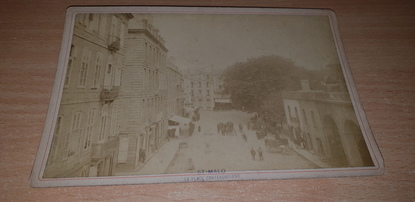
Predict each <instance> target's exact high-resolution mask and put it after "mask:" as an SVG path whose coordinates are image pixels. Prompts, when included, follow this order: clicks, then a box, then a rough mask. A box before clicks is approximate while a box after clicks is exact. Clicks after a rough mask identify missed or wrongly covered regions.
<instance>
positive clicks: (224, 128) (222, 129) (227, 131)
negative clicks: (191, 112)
mask: <svg viewBox="0 0 415 202" xmlns="http://www.w3.org/2000/svg"><path fill="white" fill-rule="evenodd" d="M233 126H234V124H233V122H232V121H228V122H226V123H222V122H219V123H218V124H217V129H218V133H219V134H222V135H236V133H235V130H234V127H233Z"/></svg>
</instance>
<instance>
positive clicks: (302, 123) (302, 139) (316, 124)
mask: <svg viewBox="0 0 415 202" xmlns="http://www.w3.org/2000/svg"><path fill="white" fill-rule="evenodd" d="M331 78H333V77H331ZM329 80H330V79H327V78H326V80H325V81H326V87H327V90H325V91H321V90H320V91H313V90H310V88H309V85H308V81H302V86H303V90H302V91H296V92H283V103H284V110H285V114H286V121H287V125H288V128H289V131H290V134H291V138H292V139H293V140H294V142H295V143H296V144H297V146H299V147H302V148H304V149H306V150H308V151H310V152H311V153H314V154H316V155H318V156H320V157H321V159H324V160H326V161H327V162H328V163H329V164H330V165H333V166H339V167H359V166H370V165H373V162H372V159H371V157H370V153H369V151H368V148H367V147H366V142H365V139H364V137H363V134H362V132H361V129H360V127H359V122H358V120H357V118H356V115H355V111H354V108H353V105H352V102H351V100H350V97H349V94H348V92H347V91H346V90H345V84H344V81H334V80H332V81H330V82H332V83H328V81H329ZM339 83H341V84H339Z"/></svg>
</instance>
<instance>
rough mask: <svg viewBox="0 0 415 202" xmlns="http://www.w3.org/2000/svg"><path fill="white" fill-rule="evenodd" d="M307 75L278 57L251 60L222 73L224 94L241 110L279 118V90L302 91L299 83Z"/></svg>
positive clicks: (304, 71)
mask: <svg viewBox="0 0 415 202" xmlns="http://www.w3.org/2000/svg"><path fill="white" fill-rule="evenodd" d="M308 73H309V71H308V70H305V69H304V68H300V67H298V66H296V65H295V64H294V62H293V61H292V60H289V59H286V58H283V57H281V56H276V55H270V56H262V57H258V58H251V59H248V60H247V61H246V62H238V63H235V64H234V65H231V66H230V67H228V68H227V69H226V70H225V71H224V73H223V75H222V76H223V80H224V93H226V94H229V95H230V98H231V100H232V103H233V105H234V106H235V107H236V108H238V109H240V110H243V111H247V112H257V113H258V114H259V115H260V116H261V115H265V114H266V116H267V117H276V116H280V117H281V118H282V117H283V114H284V110H283V109H284V108H283V103H282V98H281V91H283V90H299V89H301V85H300V80H301V79H302V78H306V77H307V74H308Z"/></svg>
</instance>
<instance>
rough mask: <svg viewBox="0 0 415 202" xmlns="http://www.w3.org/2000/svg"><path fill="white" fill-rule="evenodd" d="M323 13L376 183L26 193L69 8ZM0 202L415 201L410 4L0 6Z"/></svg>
mask: <svg viewBox="0 0 415 202" xmlns="http://www.w3.org/2000/svg"><path fill="white" fill-rule="evenodd" d="M114 3H117V5H178V6H240V7H247V6H249V7H294V8H329V9H332V10H334V11H335V12H336V15H337V18H338V21H339V27H340V33H341V36H342V39H343V44H344V47H345V51H346V54H347V56H348V60H349V64H350V68H351V71H352V73H353V76H354V79H355V82H356V85H357V90H358V92H359V95H360V98H361V101H362V104H363V108H364V110H365V112H366V115H367V117H368V120H369V124H370V125H371V128H372V130H373V133H374V136H375V138H376V140H377V143H378V145H379V148H380V150H381V152H382V155H383V157H384V161H385V169H386V171H385V173H384V174H383V175H380V176H375V177H350V178H333V179H297V180H266V181H231V182H203V183H175V184H151V185H134V186H96V187H67V188H31V187H30V186H29V183H28V179H29V176H30V172H31V170H32V165H33V162H34V159H35V155H36V152H37V149H38V146H39V141H40V137H41V133H42V130H43V125H44V121H45V117H46V113H47V110H48V104H49V99H50V95H51V91H52V85H53V80H54V76H55V71H56V66H57V61H58V54H59V51H60V43H61V37H62V33H63V25H64V17H65V10H66V8H67V7H68V6H71V5H85V4H89V5H113V4H114ZM0 45H1V46H0V93H1V95H0V113H1V116H0V128H1V133H0V159H1V164H0V170H1V172H0V185H1V188H0V201H78V200H90V201H101V200H106V201H137V200H139V201H176V200H177V201H228V200H230V201H253V200H260V201H275V200H284V201H285V200H287V201H310V200H311V201H317V200H318V201H320V200H330V201H333V200H350V201H354V200H371V201H377V200H386V201H389V200H393V201H413V200H415V115H414V112H415V111H414V109H415V107H414V105H415V4H414V3H413V1H389V0H387V1H386V0H384V1H358V0H349V1H342V2H338V1H329V0H317V1H307V0H302V1H284V0H280V1H277V0H275V1H265V0H258V1H248V0H229V1H220V0H213V1H208V2H206V1H203V0H186V1H163V0H154V1H150V0H145V1H144V0H142V1H126V0H124V1H117V2H114V1H109V0H105V1H98V0H91V1H88V2H87V3H86V1H81V0H77V1H31V0H29V1H24V2H23V1H12V0H6V1H1V3H0Z"/></svg>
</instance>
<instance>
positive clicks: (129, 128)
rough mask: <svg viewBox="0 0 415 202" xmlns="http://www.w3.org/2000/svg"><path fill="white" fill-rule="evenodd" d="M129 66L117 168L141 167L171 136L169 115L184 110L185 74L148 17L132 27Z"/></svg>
mask: <svg viewBox="0 0 415 202" xmlns="http://www.w3.org/2000/svg"><path fill="white" fill-rule="evenodd" d="M127 41H128V47H127V54H126V63H125V67H126V70H125V71H124V74H123V80H122V82H123V84H122V85H123V86H125V88H123V89H122V90H121V91H120V97H121V98H120V103H121V109H120V110H121V111H120V112H121V116H120V124H119V126H120V137H119V138H120V149H119V154H118V164H117V170H119V171H131V170H137V169H139V168H140V166H142V165H144V164H145V163H146V162H147V160H148V159H149V157H151V155H153V154H154V152H155V151H157V150H158V149H159V148H160V147H161V146H162V144H163V143H164V141H165V140H166V137H167V127H168V119H169V118H170V117H171V116H172V114H180V113H181V111H180V109H181V108H182V107H183V106H182V104H181V102H182V99H180V98H179V97H180V96H181V94H180V90H181V87H180V82H181V80H180V79H181V76H180V75H178V74H177V72H178V70H177V67H175V66H174V65H172V64H170V65H168V63H167V60H166V56H167V52H168V50H167V48H166V47H165V45H164V44H165V43H164V39H163V38H162V37H161V35H160V34H159V31H158V29H156V28H155V27H154V26H153V25H152V24H151V23H150V22H149V21H148V20H147V19H146V18H143V17H140V16H138V15H136V16H135V18H134V19H133V20H130V24H129V28H128V38H127Z"/></svg>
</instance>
